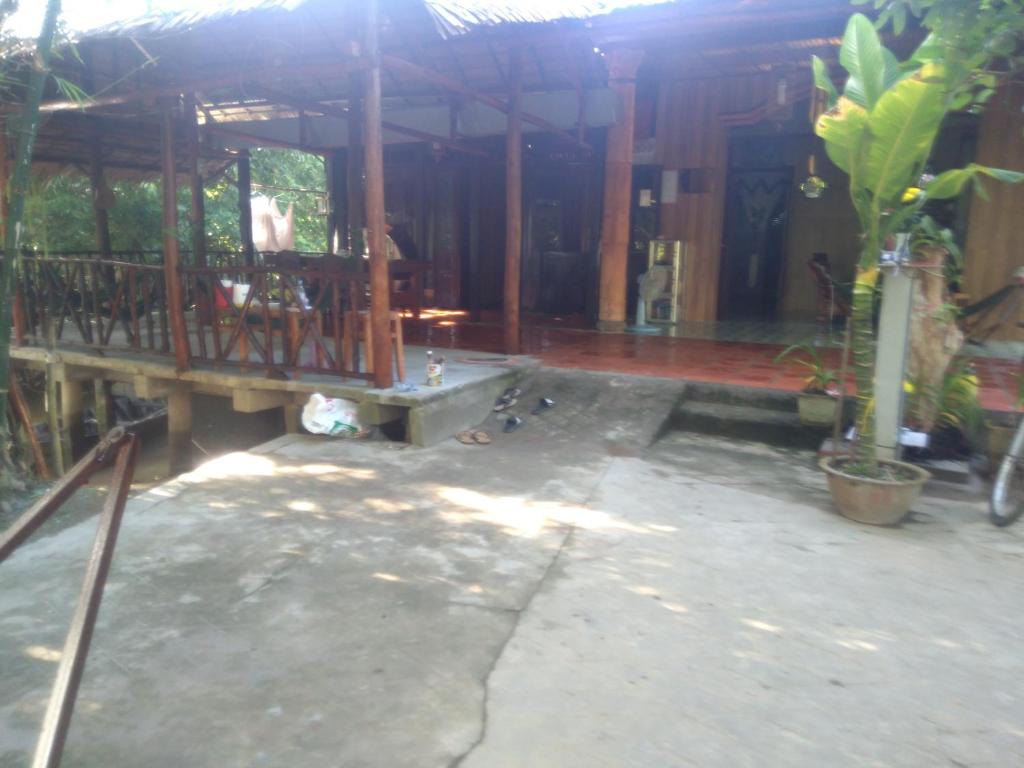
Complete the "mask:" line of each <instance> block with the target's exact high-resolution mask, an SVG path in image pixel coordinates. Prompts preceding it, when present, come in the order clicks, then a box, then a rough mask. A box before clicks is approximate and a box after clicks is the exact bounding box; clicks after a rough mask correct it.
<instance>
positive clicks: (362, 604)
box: [0, 370, 1024, 768]
mask: <svg viewBox="0 0 1024 768" xmlns="http://www.w3.org/2000/svg"><path fill="white" fill-rule="evenodd" d="M683 386H684V385H683V384H682V382H678V381H674V382H673V381H666V380H659V379H652V378H648V379H640V378H629V377H625V376H607V375H599V374H583V373H579V372H554V371H550V370H539V371H535V372H534V373H533V374H532V378H531V380H530V383H529V390H528V391H527V392H526V393H525V394H524V396H523V398H522V401H523V402H524V403H526V404H527V409H522V410H521V411H520V412H521V413H523V414H524V416H525V418H526V419H527V423H526V425H525V426H524V427H522V428H521V429H520V430H519V431H517V432H515V433H513V434H511V435H504V434H501V431H500V425H498V423H497V422H496V420H495V419H493V417H492V418H491V419H490V420H489V421H488V422H487V423H486V425H485V426H486V427H487V428H488V429H489V431H490V432H491V434H492V436H493V437H494V443H493V444H492V445H490V446H464V445H461V444H459V443H456V442H455V441H454V440H449V441H446V442H444V443H442V444H440V445H437V446H435V447H433V448H425V449H424V448H415V447H403V446H400V445H397V444H392V443H386V442H348V441H343V440H330V439H320V438H314V437H310V436H298V435H289V436H286V437H282V438H279V439H277V440H275V441H272V442H271V443H268V444H266V445H264V446H261V447H260V448H258V449H255V450H253V451H250V452H247V453H238V454H229V455H227V456H223V457H220V458H218V459H215V460H213V461H211V462H209V463H208V464H206V465H204V466H202V467H200V468H199V469H198V470H196V471H195V472H193V473H191V474H189V475H185V476H182V477H181V478H178V479H177V480H175V481H171V482H169V483H166V484H164V485H160V486H158V487H156V488H153V489H150V490H147V491H145V492H144V493H142V494H141V495H139V496H138V497H136V498H135V499H134V500H133V501H132V502H131V503H130V505H129V508H128V512H127V514H126V517H125V522H124V527H123V530H122V534H121V538H120V541H119V544H118V550H117V556H116V558H115V561H114V566H113V570H112V575H111V583H110V585H109V586H108V589H107V594H106V598H105V600H104V604H103V608H102V610H101V613H100V622H99V626H98V627H97V631H96V636H95V639H94V642H93V649H92V653H91V656H90V659H89V663H88V666H87V669H86V673H85V678H84V681H83V685H82V689H81V694H80V697H79V701H78V706H77V709H76V711H75V716H74V720H73V726H72V729H71V733H70V737H69V740H68V746H67V752H66V757H65V761H64V766H65V768H76V767H82V768H84V767H90V768H92V767H94V766H95V767H97V768H100V767H102V768H128V767H129V766H133V767H134V766H146V767H147V768H163V767H167V768H171V767H178V766H190V767H196V768H199V767H205V766H210V767H213V766H217V767H218V768H229V767H230V768H234V767H236V766H238V767H241V766H283V767H287V768H305V767H306V766H310V767H312V766H344V767H345V768H361V767H367V768H369V767H371V766H372V767H374V768H377V767H380V768H404V767H409V768H412V767H413V766H415V767H416V768H421V767H422V768H430V767H433V766H438V767H440V766H462V767H463V768H595V767H601V766H609V767H612V766H616V767H617V766H642V767H644V768H648V767H649V768H665V767H669V766H722V767H723V768H736V767H739V766H759V767H760V766H808V767H814V768H818V767H820V766H829V767H830V768H831V767H834V766H928V767H931V766H970V767H971V768H985V767H988V766H1017V765H1021V764H1024V694H1022V691H1024V612H1022V611H1021V610H1020V605H1021V599H1022V598H1021V596H1022V595H1024V568H1022V565H1024V527H1022V526H1017V527H1015V528H1010V529H1003V530H1000V529H996V528H993V527H992V526H991V525H990V524H989V523H988V521H987V518H986V516H985V505H984V502H983V499H981V498H980V497H973V496H971V495H969V494H967V493H965V492H963V491H959V490H955V489H951V488H948V487H942V486H935V487H932V488H931V489H930V490H929V492H928V495H926V497H924V498H923V499H922V500H921V501H920V502H919V503H918V505H917V506H916V508H915V514H914V515H913V517H912V519H911V521H910V522H908V523H906V524H904V525H903V526H902V527H899V528H891V529H890V528H870V527H865V526H861V525H858V524H855V523H852V522H849V521H846V520H844V519H842V518H840V517H839V516H838V515H836V514H835V513H834V512H833V511H832V508H831V502H830V500H829V497H828V493H827V491H826V490H825V485H824V481H823V478H822V477H821V476H820V475H819V473H818V472H817V471H816V469H815V468H814V460H813V456H812V455H811V454H810V453H807V452H801V451H794V450H781V449H773V448H768V447H766V446H762V445H757V444H750V443H737V442H735V441H727V440H722V439H717V438H711V437H703V436H697V435H692V434H686V433H680V432H672V431H670V432H667V433H664V429H663V426H664V424H665V423H666V419H667V417H668V415H669V413H670V411H671V410H672V407H673V405H674V404H675V402H676V400H677V399H678V397H679V394H680V391H681V388H682V387H683ZM541 395H548V396H550V397H552V398H553V399H554V400H555V401H556V403H557V405H556V408H555V409H554V410H551V411H549V412H546V413H544V414H542V415H540V416H537V417H532V416H529V415H528V414H527V413H526V411H527V410H528V406H529V405H532V403H534V402H535V401H536V398H538V397H539V396H541ZM93 531H94V525H93V521H85V522H80V523H76V524H73V525H70V526H61V525H60V524H59V521H55V524H54V525H53V526H52V529H51V528H48V529H44V530H43V531H42V532H41V533H40V534H37V536H36V538H35V539H34V540H33V543H32V544H31V545H29V546H27V547H26V548H25V549H23V550H22V551H21V552H19V553H18V554H16V555H15V556H14V557H13V558H12V559H11V560H9V561H8V562H6V563H4V564H2V565H0V585H2V587H0V670H2V674H0V766H3V768H8V767H11V766H25V765H28V763H29V756H30V754H31V750H32V747H33V744H34V741H35V738H36V734H37V730H38V725H39V720H40V718H41V715H42V712H43V708H44V706H45V702H46V699H47V696H48V689H49V686H50V683H51V682H52V677H53V674H54V670H55V668H56V664H55V662H56V660H57V659H58V658H59V654H60V648H61V645H62V643H63V637H64V633H65V631H66V626H67V621H68V618H69V615H70V611H71V606H72V605H73V603H74V601H75V599H76V597H77V591H78V588H79V585H80V574H81V571H82V567H83V564H84V562H85V558H86V556H87V554H88V549H89V546H90V543H91V537H92V535H93Z"/></svg>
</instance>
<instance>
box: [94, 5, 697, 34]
mask: <svg viewBox="0 0 1024 768" xmlns="http://www.w3.org/2000/svg"><path fill="white" fill-rule="evenodd" d="M309 1H310V0H218V1H217V2H216V3H211V4H209V5H206V6H204V7H201V8H189V9H187V10H180V11H167V12H158V11H157V12H151V13H148V14H143V15H140V16H137V17H129V18H127V19H124V20H122V21H118V22H115V23H113V24H109V25H106V26H103V27H99V28H97V29H93V30H90V31H89V32H88V33H87V34H86V35H85V37H88V38H95V37H121V36H125V35H139V36H147V35H159V34H166V33H171V32H182V31H186V30H188V29H191V28H193V27H195V26H198V25H202V24H207V23H210V22H212V21H217V20H220V19H226V18H231V17H236V16H243V15H246V14H249V13H261V12H266V11H294V10H297V9H298V8H300V7H301V6H303V5H306V4H307V3H308V2H309ZM681 1H683V0H549V1H548V2H544V3H538V2H537V1H536V0H420V2H421V3H422V5H423V6H424V7H425V8H426V10H427V11H428V12H429V13H430V14H431V16H433V18H434V21H435V24H436V25H437V29H438V31H439V32H440V33H441V34H442V35H445V36H454V35H459V34H463V33H465V32H468V31H470V30H472V29H475V28H477V27H496V26H500V25H503V24H533V23H544V22H553V21H561V20H566V19H575V20H586V19H592V18H597V17H599V16H604V15H607V14H610V13H614V12H616V11H623V10H628V9H631V8H640V7H647V6H652V5H672V4H677V3H679V2H681ZM337 2H338V3H339V4H344V2H345V0H337ZM688 2H691V3H692V2H694V0H688ZM349 4H353V5H359V4H360V3H359V2H356V1H354V0H349ZM387 5H389V4H388V3H385V6H387ZM390 5H395V3H390ZM385 10H386V8H385Z"/></svg>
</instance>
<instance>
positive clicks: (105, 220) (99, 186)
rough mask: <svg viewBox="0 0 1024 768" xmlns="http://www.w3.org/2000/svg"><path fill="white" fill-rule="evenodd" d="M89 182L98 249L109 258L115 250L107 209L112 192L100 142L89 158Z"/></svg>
mask: <svg viewBox="0 0 1024 768" xmlns="http://www.w3.org/2000/svg"><path fill="white" fill-rule="evenodd" d="M89 184H90V186H91V187H92V211H93V219H94V220H95V222H96V250H98V251H99V252H100V255H101V256H102V257H103V258H105V259H109V258H110V257H111V252H112V250H113V248H112V247H111V244H110V215H109V213H108V211H107V206H108V205H109V204H110V192H109V190H108V189H107V180H106V175H105V174H104V173H103V159H102V155H101V150H100V146H99V144H98V143H94V144H93V148H92V155H91V157H90V159H89Z"/></svg>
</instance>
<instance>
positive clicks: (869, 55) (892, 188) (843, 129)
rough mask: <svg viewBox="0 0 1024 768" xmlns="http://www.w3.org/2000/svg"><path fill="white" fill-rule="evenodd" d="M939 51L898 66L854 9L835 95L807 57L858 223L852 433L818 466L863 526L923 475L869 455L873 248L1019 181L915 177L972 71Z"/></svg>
mask: <svg viewBox="0 0 1024 768" xmlns="http://www.w3.org/2000/svg"><path fill="white" fill-rule="evenodd" d="M944 50H945V48H944V46H943V45H942V41H941V40H936V37H935V35H932V36H930V37H929V38H928V39H926V40H925V42H924V43H922V45H921V46H920V47H919V48H918V49H917V50H916V51H915V52H914V53H913V54H911V56H910V57H909V58H908V59H907V60H906V61H905V62H902V63H901V62H899V61H898V60H897V58H896V56H895V55H894V54H893V53H892V52H891V51H889V50H888V49H886V48H885V47H884V46H883V45H882V43H881V39H880V38H879V35H878V32H877V31H876V29H875V27H874V25H873V24H872V22H871V21H870V20H869V19H868V18H867V17H866V16H863V15H861V14H856V15H854V16H853V17H851V19H850V21H849V23H848V25H847V28H846V31H845V33H844V35H843V40H842V44H841V47H840V52H839V63H840V64H841V65H842V67H843V68H844V69H845V70H846V72H847V75H848V77H847V79H846V83H845V86H844V88H843V90H842V92H839V91H838V90H837V88H836V86H835V85H834V83H833V82H832V80H831V78H830V76H829V72H828V68H827V66H826V65H825V63H824V62H823V61H821V60H820V59H818V58H817V57H815V58H814V60H813V69H814V75H815V84H816V85H817V87H818V88H820V89H821V90H823V91H824V92H825V93H826V94H827V98H828V102H829V109H828V111H827V112H825V113H824V114H823V115H821V117H820V118H819V119H818V121H817V123H816V125H815V133H817V135H818V136H819V137H820V138H821V139H823V140H824V143H825V150H826V152H827V153H828V156H829V157H830V158H831V160H832V161H833V162H834V163H835V164H836V165H837V166H838V167H839V168H840V169H841V170H842V171H844V172H845V173H846V174H847V176H848V177H849V193H850V199H851V202H852V204H853V207H854V209H855V211H856V214H857V218H858V221H859V224H860V228H861V242H860V255H859V258H858V263H857V270H856V278H855V282H854V290H853V301H852V308H851V317H850V331H851V349H852V362H853V369H854V374H855V377H856V381H857V415H856V427H857V435H858V439H857V440H856V443H855V445H854V449H853V454H852V456H850V457H848V458H847V457H835V458H826V459H823V460H822V462H821V465H822V468H823V469H824V470H825V472H826V473H827V474H828V476H829V487H830V490H831V492H832V495H833V498H834V499H835V501H836V503H837V506H838V507H839V510H840V512H841V513H843V514H844V515H847V516H848V517H851V518H853V519H856V520H861V521H863V522H870V523H878V524H891V523H895V522H898V521H899V520H900V519H902V518H903V517H904V516H905V514H906V513H907V511H908V510H909V509H910V506H911V505H912V504H913V503H914V501H915V500H916V498H917V496H918V495H919V493H920V489H921V486H922V485H923V483H924V482H925V481H926V480H927V479H928V473H927V472H925V471H924V470H921V469H919V468H917V467H914V466H913V465H910V464H905V463H902V462H893V461H883V460H880V459H879V457H878V454H877V449H876V444H875V413H874V407H873V403H874V386H873V385H874V382H873V377H874V369H875V339H874V331H873V328H872V313H873V309H874V295H875V289H876V286H877V285H878V283H879V277H880V275H881V253H882V251H883V249H884V248H885V246H886V245H887V244H888V243H891V242H892V241H893V240H895V239H896V236H897V235H898V234H900V233H904V232H905V231H906V230H908V229H909V228H910V226H911V223H912V222H913V221H914V220H915V218H916V217H918V216H919V214H920V213H921V211H922V209H923V208H924V206H925V204H926V203H928V202H929V201H932V200H938V199H946V198H951V197H955V196H957V195H959V194H960V192H961V191H962V190H963V189H964V187H965V186H966V185H967V184H968V183H969V182H970V183H975V184H977V183H978V178H979V176H983V175H984V176H990V177H993V178H996V179H1000V180H1003V181H1010V182H1016V181H1020V180H1021V179H1022V178H1024V175H1022V174H1019V173H1013V172H1010V171H1003V170H999V169H993V168H987V167H983V166H980V165H977V164H973V163H972V164H970V165H968V166H966V167H964V168H957V169H954V170H950V171H946V172H944V173H941V174H939V175H938V176H935V177H934V178H932V179H930V180H929V181H928V183H926V184H923V183H922V181H921V180H922V173H923V171H924V168H925V165H926V163H927V162H928V159H929V155H930V154H931V151H932V146H933V144H934V143H935V139H936V136H937V135H938V132H939V127H940V126H941V124H942V121H943V119H944V118H945V117H946V115H947V114H949V113H950V112H952V111H954V110H956V109H960V108H962V107H963V106H965V103H964V94H965V92H968V93H970V92H971V91H970V89H972V88H973V87H974V86H973V84H972V81H971V79H970V78H971V77H972V73H970V72H966V71H964V70H962V69H961V68H947V67H946V66H944V64H943V63H942V61H941V56H942V54H943V52H944ZM967 103H970V98H969V97H968V99H967Z"/></svg>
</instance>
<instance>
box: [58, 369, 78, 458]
mask: <svg viewBox="0 0 1024 768" xmlns="http://www.w3.org/2000/svg"><path fill="white" fill-rule="evenodd" d="M54 375H55V377H56V378H57V380H58V383H59V386H60V397H59V400H60V430H59V432H58V433H57V438H58V442H59V443H60V457H61V465H60V466H61V468H62V469H61V472H62V473H63V472H65V471H67V470H68V469H70V468H71V466H72V465H73V464H74V463H75V456H76V455H77V454H78V452H80V451H81V449H82V447H83V445H84V438H85V422H84V415H85V404H84V398H83V392H82V382H81V381H80V380H79V379H76V378H72V376H71V374H70V372H69V371H68V369H67V368H65V367H64V366H63V365H58V366H54Z"/></svg>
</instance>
